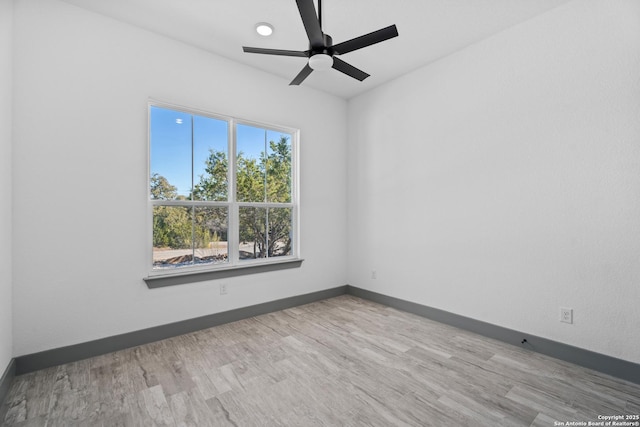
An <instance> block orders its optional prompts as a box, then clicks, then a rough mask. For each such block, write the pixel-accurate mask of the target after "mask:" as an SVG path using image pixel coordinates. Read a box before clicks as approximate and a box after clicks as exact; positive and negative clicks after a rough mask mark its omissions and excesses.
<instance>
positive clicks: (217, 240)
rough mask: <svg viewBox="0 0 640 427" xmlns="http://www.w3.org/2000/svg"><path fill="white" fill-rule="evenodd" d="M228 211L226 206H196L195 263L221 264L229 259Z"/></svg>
mask: <svg viewBox="0 0 640 427" xmlns="http://www.w3.org/2000/svg"><path fill="white" fill-rule="evenodd" d="M228 212H229V209H228V208H226V207H196V210H195V228H194V231H195V245H194V247H195V249H194V252H195V256H196V258H195V264H219V263H225V262H228V261H229V256H228V255H229V251H228V238H227V236H228V227H229V226H228V222H227V221H228V217H229V215H228Z"/></svg>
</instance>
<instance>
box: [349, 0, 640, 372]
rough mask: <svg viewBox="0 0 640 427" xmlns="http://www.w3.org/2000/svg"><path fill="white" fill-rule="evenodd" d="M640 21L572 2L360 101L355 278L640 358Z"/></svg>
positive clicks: (639, 5)
mask: <svg viewBox="0 0 640 427" xmlns="http://www.w3.org/2000/svg"><path fill="white" fill-rule="evenodd" d="M639 16H640V2H638V1H636V0H610V1H602V0H576V1H573V2H570V3H567V4H566V5H564V6H561V7H559V8H557V9H554V10H552V11H550V12H548V13H546V14H544V15H541V16H539V17H537V18H535V19H533V20H531V21H528V22H525V23H523V24H521V25H518V26H515V27H513V28H511V29H509V30H507V31H504V32H502V33H500V34H498V35H495V36H493V37H491V38H489V39H487V40H485V41H483V42H481V43H478V44H475V45H472V46H470V47H468V48H466V49H464V50H462V51H460V52H458V53H456V54H454V55H452V56H450V57H447V58H444V59H442V60H440V61H438V62H436V63H434V64H431V65H429V66H426V67H423V68H421V69H419V70H416V71H415V72H412V73H410V74H408V75H406V76H404V77H402V78H399V79H397V80H395V81H392V82H390V83H388V84H386V85H384V86H382V87H379V88H378V89H375V90H373V91H372V92H369V93H366V94H363V95H361V96H359V97H357V98H355V99H352V100H351V101H350V102H349V105H348V118H349V123H348V127H349V172H348V175H349V191H348V195H349V209H348V224H349V270H348V271H349V283H350V284H352V285H355V286H358V287H362V288H365V289H369V290H372V291H376V292H381V293H383V294H387V295H391V296H394V297H398V298H402V299H407V300H412V301H415V302H418V303H420V304H424V305H428V306H432V307H437V308H440V309H443V310H447V311H450V312H453V313H457V314H461V315H464V316H468V317H471V318H475V319H478V320H482V321H486V322H490V323H493V324H496V325H501V326H504V327H508V328H512V329H516V330H521V331H524V332H526V333H529V334H534V335H538V336H542V337H546V338H549V339H553V340H557V341H561V342H564V343H568V344H571V345H575V346H578V347H582V348H586V349H589V350H593V351H597V352H600V353H604V354H608V355H611V356H615V357H619V358H622V359H626V360H630V361H633V362H636V363H638V362H640V342H639V341H638V340H637V339H634V337H637V334H638V325H639V324H640V310H638V301H639V300H640V286H639V283H640V262H639V261H640V191H638V190H639V189H640V173H638V171H640V144H639V142H640V120H639V118H640V79H639V78H638V76H640V19H639V18H638V17H639ZM374 269H375V270H377V275H378V278H377V279H376V280H372V279H371V271H372V270H374ZM560 306H566V307H571V308H573V309H574V320H575V322H574V324H573V325H569V324H564V323H560V322H559V307H560Z"/></svg>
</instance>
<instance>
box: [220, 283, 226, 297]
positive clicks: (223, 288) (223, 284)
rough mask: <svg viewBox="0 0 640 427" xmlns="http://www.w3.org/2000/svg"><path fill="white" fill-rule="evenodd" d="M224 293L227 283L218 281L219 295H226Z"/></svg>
mask: <svg viewBox="0 0 640 427" xmlns="http://www.w3.org/2000/svg"><path fill="white" fill-rule="evenodd" d="M226 294H227V284H226V283H220V295H226Z"/></svg>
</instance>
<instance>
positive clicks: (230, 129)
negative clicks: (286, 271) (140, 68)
mask: <svg viewBox="0 0 640 427" xmlns="http://www.w3.org/2000/svg"><path fill="white" fill-rule="evenodd" d="M152 107H159V108H164V109H171V110H175V111H177V112H181V113H186V114H190V115H191V117H190V118H191V121H190V122H191V123H190V124H191V190H192V191H191V198H190V199H187V200H158V199H153V198H152V195H151V193H150V185H148V186H147V188H148V191H149V196H148V199H149V206H150V208H149V211H150V214H149V217H150V218H152V221H153V208H154V207H155V206H181V207H189V208H190V209H191V215H192V220H191V224H192V245H191V254H192V255H193V256H194V257H195V254H196V239H195V234H196V218H195V216H196V214H195V211H196V208H197V207H221V208H226V209H227V262H225V263H217V264H216V263H213V264H207V265H205V266H200V265H197V264H192V265H189V266H182V267H176V268H175V269H166V270H156V269H154V268H153V251H151V252H152V254H151V257H150V258H151V265H152V268H151V269H150V270H151V271H150V275H152V276H153V275H171V274H176V273H177V274H184V273H188V272H189V271H192V272H200V271H203V270H205V271H206V270H211V271H214V270H216V269H217V268H220V267H242V266H243V265H244V266H250V265H255V264H268V263H270V262H273V261H279V260H286V259H297V258H298V257H299V250H298V248H299V236H298V208H297V200H298V197H297V191H298V186H297V181H298V158H297V148H298V135H299V131H298V130H295V129H291V128H285V127H281V126H272V125H267V124H264V123H258V122H252V121H247V120H241V119H237V118H233V117H228V116H222V115H218V114H212V113H208V112H204V111H199V110H193V109H189V108H183V107H178V106H175V105H171V104H166V103H158V102H150V103H149V107H148V109H149V127H150V129H149V135H150V136H149V153H151V145H152V141H151V108H152ZM194 116H202V117H206V118H211V119H215V120H222V121H225V122H227V124H228V126H227V153H228V162H227V163H228V168H227V185H228V187H227V201H213V200H211V201H209V200H195V199H194V194H193V193H194V192H193V190H194V188H195V185H196V181H195V179H196V177H195V173H194V171H195V159H194V152H195V150H194V144H195V142H194V134H195V132H194ZM238 125H246V126H251V127H256V128H261V129H264V130H265V140H264V148H265V151H264V156H265V157H268V150H267V145H268V143H267V137H266V131H267V130H269V131H275V132H281V133H283V134H286V135H287V136H289V137H290V140H291V141H290V157H291V158H290V168H291V171H290V176H289V180H290V189H289V191H290V200H291V201H290V202H287V203H284V202H267V198H268V196H267V194H268V193H267V170H266V167H267V166H266V165H267V163H266V160H265V173H264V187H265V188H264V197H263V201H261V202H246V201H242V202H240V201H238V194H237V171H238V167H237V166H238V165H237V145H238V144H237V126H238ZM148 170H149V174H148V176H149V177H150V176H151V174H152V170H151V158H150V159H149V168H148ZM244 207H252V208H257V209H265V215H266V222H265V224H264V227H265V233H264V234H265V242H266V245H267V246H266V250H267V252H266V254H265V257H264V258H256V259H242V260H241V259H240V213H239V211H240V209H241V208H244ZM280 208H282V209H290V212H291V218H290V222H291V225H290V229H291V231H290V240H291V241H290V246H291V250H290V254H288V255H278V256H273V257H269V253H268V248H269V246H268V243H269V241H268V239H269V231H270V230H269V228H268V227H269V220H268V219H269V216H268V215H269V210H270V209H280ZM150 228H151V227H150ZM150 235H151V236H150V242H151V244H150V245H149V247H153V243H152V241H153V230H151V233H150ZM194 260H195V258H194Z"/></svg>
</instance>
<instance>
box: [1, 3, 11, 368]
mask: <svg viewBox="0 0 640 427" xmlns="http://www.w3.org/2000/svg"><path fill="white" fill-rule="evenodd" d="M12 33H13V0H0V198H1V199H2V202H1V203H0V376H1V375H2V374H3V372H4V370H5V369H6V367H7V365H8V364H9V362H10V361H11V357H12V356H13V351H12V346H13V344H12V342H13V338H12V328H13V319H12V313H13V310H12V303H11V287H12V285H11V126H12V118H11V116H12V105H11V104H12V89H11V87H12V71H11V70H12V64H13V61H12V58H13V49H12Z"/></svg>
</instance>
